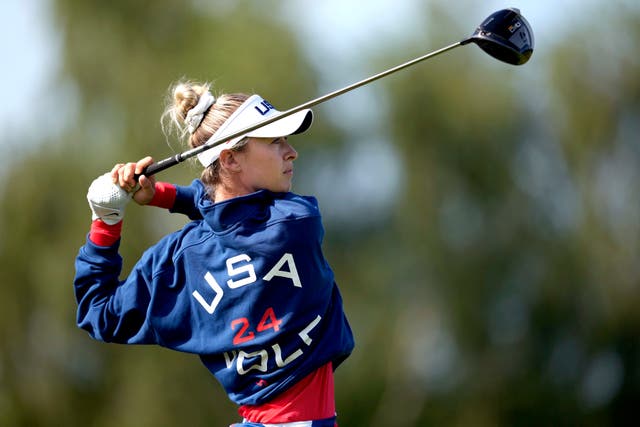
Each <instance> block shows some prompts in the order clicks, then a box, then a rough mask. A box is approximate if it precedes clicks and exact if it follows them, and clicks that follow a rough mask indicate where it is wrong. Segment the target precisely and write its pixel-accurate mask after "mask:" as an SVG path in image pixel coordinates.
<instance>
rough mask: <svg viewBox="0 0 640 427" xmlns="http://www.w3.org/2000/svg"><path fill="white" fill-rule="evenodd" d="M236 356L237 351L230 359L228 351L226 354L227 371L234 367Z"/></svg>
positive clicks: (232, 353)
mask: <svg viewBox="0 0 640 427" xmlns="http://www.w3.org/2000/svg"><path fill="white" fill-rule="evenodd" d="M236 355H237V353H236V351H235V350H233V351H232V352H231V356H232V357H229V353H227V352H226V351H225V352H224V362H225V363H226V364H227V369H229V368H231V367H232V366H233V361H234V360H236Z"/></svg>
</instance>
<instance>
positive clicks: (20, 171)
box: [0, 0, 322, 427]
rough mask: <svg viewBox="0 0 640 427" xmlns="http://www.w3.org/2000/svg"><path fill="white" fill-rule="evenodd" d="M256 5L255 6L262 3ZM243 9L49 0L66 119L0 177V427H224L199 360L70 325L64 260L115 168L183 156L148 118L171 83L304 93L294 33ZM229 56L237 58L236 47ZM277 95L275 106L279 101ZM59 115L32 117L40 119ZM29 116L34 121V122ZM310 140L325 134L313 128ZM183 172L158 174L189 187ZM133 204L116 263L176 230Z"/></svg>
mask: <svg viewBox="0 0 640 427" xmlns="http://www.w3.org/2000/svg"><path fill="white" fill-rule="evenodd" d="M261 7H264V5H262V6H261ZM261 7H256V6H254V5H252V2H247V1H243V2H222V3H220V7H219V8H217V7H216V5H215V4H213V3H212V4H209V3H206V2H204V3H203V2H200V3H197V2H193V3H185V2H180V1H170V0H161V1H142V2H128V1H115V2H101V1H77V0H58V1H56V2H54V10H55V18H56V20H57V22H58V25H59V28H60V29H61V31H62V32H63V34H64V35H63V40H64V50H63V52H64V60H63V62H62V64H63V66H62V70H61V73H60V77H59V82H58V83H59V85H60V86H64V87H66V88H70V89H69V90H68V92H67V93H68V96H69V98H68V99H60V100H59V109H60V112H62V111H66V110H68V109H71V113H70V114H67V115H72V116H73V124H72V125H71V126H70V127H69V129H68V131H66V132H65V133H64V134H63V135H62V136H61V138H60V139H59V140H57V139H56V140H45V141H43V142H42V144H41V145H40V146H39V149H38V150H37V151H34V152H32V153H28V152H27V153H26V154H24V156H23V158H22V159H21V161H20V162H19V163H14V165H12V167H11V169H10V170H9V171H7V172H6V178H5V183H6V185H5V191H4V192H3V193H2V198H3V201H2V205H1V206H2V208H1V211H0V216H1V218H2V221H1V222H0V234H1V235H2V244H1V245H0V256H1V259H2V270H1V273H0V277H1V279H2V283H3V284H4V286H3V287H2V290H0V296H1V301H2V303H1V304H2V309H1V310H0V348H1V351H0V366H1V368H2V369H0V384H1V385H0V425H6V426H45V425H65V426H69V427H71V426H76V425H77V426H81V425H82V426H85V425H92V426H113V425H119V426H138V427H140V426H169V425H183V424H185V425H211V423H214V424H215V425H226V424H229V423H231V422H233V421H234V420H237V414H236V411H235V407H234V405H232V404H231V402H229V401H228V399H227V398H226V395H225V394H224V392H223V391H222V389H221V388H220V387H219V386H218V385H217V383H216V382H215V380H214V379H213V378H212V377H211V376H210V374H209V373H208V372H207V371H206V369H205V368H204V367H203V366H201V364H200V362H199V360H198V358H197V357H195V356H192V355H184V354H177V353H172V352H168V351H163V350H160V349H158V348H153V349H151V348H142V347H134V348H131V347H127V348H124V347H121V346H114V345H104V344H101V343H98V342H95V341H92V340H91V339H89V338H88V337H87V336H86V334H85V333H83V332H82V331H80V330H79V329H77V328H76V327H75V320H74V313H75V302H74V300H73V293H72V289H71V281H72V278H73V274H74V272H73V258H74V257H75V253H77V250H78V248H79V247H80V246H81V245H82V244H83V242H84V237H85V235H86V233H87V230H88V226H89V223H90V212H89V210H88V208H87V206H86V201H85V194H86V188H87V185H88V183H90V182H91V180H92V179H93V178H94V176H96V175H97V174H98V173H99V172H100V171H105V170H109V169H110V168H111V167H112V165H113V164H115V163H116V162H118V161H131V160H136V159H139V158H141V157H143V156H145V155H148V154H152V155H155V156H156V157H157V158H158V159H160V158H163V157H167V156H169V155H171V154H172V153H171V152H170V151H171V150H173V151H182V150H183V149H184V147H182V146H181V145H180V143H179V142H177V141H170V145H171V150H167V149H166V147H165V146H164V139H165V137H164V136H163V134H162V132H161V129H160V125H159V119H160V116H161V113H162V110H163V108H164V105H163V97H164V96H165V94H166V91H167V89H168V87H169V85H170V83H172V82H174V81H176V80H178V79H179V78H182V77H187V78H191V79H196V80H206V81H211V82H212V83H213V85H214V86H213V90H214V91H215V92H235V91H243V92H252V91H256V92H259V93H260V94H262V95H263V96H265V97H267V98H268V99H273V100H274V101H273V102H274V103H275V104H276V105H281V104H282V105H283V106H285V107H286V106H287V104H289V105H290V104H293V101H294V97H295V101H297V100H298V99H297V98H298V97H305V95H307V97H310V95H311V93H312V92H313V89H314V84H313V73H312V72H311V70H310V69H309V67H308V66H307V65H306V63H305V62H303V61H302V60H301V59H300V58H301V55H300V54H299V52H298V47H297V46H296V44H295V38H294V37H293V35H292V34H290V33H289V32H288V31H287V29H286V28H283V26H282V24H280V23H277V22H274V21H271V20H269V19H267V18H266V16H265V15H264V14H263V13H262V12H263V10H262V8H261ZM239 52H240V53H239ZM276 99H277V101H276ZM52 113H53V114H57V113H58V112H56V111H52V112H37V113H35V116H36V117H37V115H38V114H52ZM36 123H37V122H34V125H36V126H37V124H36ZM319 129H320V132H319V133H318V134H319V135H320V134H321V133H322V131H321V129H322V127H320V128H319ZM197 175H198V173H197V172H195V171H194V170H193V169H192V168H189V167H184V168H175V170H172V171H170V172H167V173H166V174H165V175H164V176H163V179H167V180H168V179H173V180H174V181H176V182H180V183H185V184H186V183H188V182H189V181H190V180H191V179H192V178H194V177H196V176H197ZM151 211H152V210H151V209H149V210H147V211H145V212H143V210H142V209H140V210H138V209H136V208H131V209H130V212H128V220H127V225H126V226H125V229H126V230H125V232H124V235H125V236H129V237H125V238H124V240H125V242H126V243H124V244H123V251H122V253H123V256H124V258H125V260H126V265H125V268H129V267H130V266H131V265H132V263H133V261H134V260H135V259H137V257H138V256H139V255H140V254H141V252H142V251H143V250H144V249H145V248H146V247H148V246H149V245H150V244H152V243H153V242H154V241H156V240H157V239H158V238H159V236H161V235H163V234H165V233H167V232H169V231H171V230H173V229H175V228H176V227H178V226H180V225H181V224H182V223H184V219H182V218H179V219H176V218H168V217H170V215H167V214H166V213H162V212H151Z"/></svg>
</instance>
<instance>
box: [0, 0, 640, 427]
mask: <svg viewBox="0 0 640 427" xmlns="http://www.w3.org/2000/svg"><path fill="white" fill-rule="evenodd" d="M256 3H257V2H250V1H238V2H233V1H228V2H219V4H218V5H217V8H216V7H215V6H214V5H213V4H212V2H190V3H185V2H179V1H173V0H157V1H136V2H131V1H122V0H118V1H111V2H99V1H95V0H91V1H77V0H57V1H56V2H54V7H55V8H54V11H55V18H56V22H57V24H58V27H59V29H60V31H61V32H62V34H63V40H64V50H63V52H64V59H63V61H62V64H63V66H62V67H63V68H62V70H61V74H60V76H59V83H60V84H61V85H62V84H65V85H69V86H71V87H73V88H74V90H73V91H72V94H74V95H73V96H77V99H69V100H65V99H61V100H60V108H61V109H63V108H66V107H67V106H68V105H75V104H77V106H78V107H77V112H76V115H75V116H74V121H73V124H72V125H71V126H70V127H69V128H68V129H67V130H66V131H65V132H64V134H62V135H60V137H59V138H58V137H56V138H45V140H43V141H41V144H40V145H39V149H38V150H37V151H33V152H23V153H21V154H20V155H19V156H18V160H16V161H13V162H11V164H10V165H9V166H8V169H7V170H5V171H4V175H3V176H4V178H5V186H4V189H3V192H2V193H1V194H0V197H2V203H1V204H0V236H2V237H1V239H0V262H1V265H2V268H1V269H0V281H1V283H2V286H0V307H1V309H0V425H3V426H4V425H7V426H30V427H32V426H49V425H65V426H70V427H73V426H87V425H90V426H96V427H103V426H104V427H106V426H116V425H117V426H123V427H126V426H140V427H144V426H154V427H156V426H175V425H192V426H211V425H216V426H218V425H220V426H222V425H228V424H230V423H232V422H234V421H236V420H237V414H236V410H235V408H234V406H233V405H232V404H231V403H230V402H229V401H228V400H227V398H226V396H225V394H224V392H223V390H222V389H221V387H220V386H219V385H218V384H217V383H216V382H215V380H214V379H213V378H212V377H211V376H210V375H209V374H208V372H207V371H206V369H205V368H204V367H203V366H201V364H200V362H199V361H198V359H197V357H195V356H192V355H185V354H181V353H175V352H170V351H167V350H164V349H159V348H155V347H131V346H117V345H105V344H101V343H98V342H95V341H93V340H91V339H90V338H89V337H88V336H86V334H85V333H84V332H82V331H80V330H78V329H77V328H76V327H75V319H74V314H75V301H74V300H73V293H72V289H71V282H72V278H73V274H74V270H73V258H74V257H75V254H76V252H77V250H78V248H79V247H80V246H81V245H82V244H83V243H84V238H85V235H86V233H87V231H88V227H89V223H90V212H89V209H88V207H87V206H86V201H85V193H86V188H87V186H88V184H89V183H90V181H91V180H92V179H93V178H94V177H95V176H97V175H98V174H99V173H101V172H103V171H106V170H108V169H110V168H111V166H112V165H113V164H115V163H116V162H120V161H129V160H136V159H139V158H141V157H143V156H145V155H148V154H151V155H154V156H155V157H156V158H157V159H161V158H164V157H168V156H169V155H171V154H172V152H173V151H181V150H182V149H183V146H182V145H181V144H180V142H179V141H177V140H169V141H168V142H169V145H170V147H167V146H166V145H165V136H164V135H163V134H162V131H161V129H160V125H159V118H160V115H161V114H162V111H163V108H164V106H163V103H162V102H163V97H164V96H165V94H166V90H167V88H168V86H169V84H170V83H171V82H173V81H175V80H177V79H179V78H181V77H188V78H192V79H196V80H207V81H212V82H213V84H214V90H215V91H223V92H232V91H244V92H253V91H255V92H257V93H260V94H262V95H263V96H265V97H267V98H268V99H270V100H272V101H273V103H274V104H275V105H276V106H278V107H279V108H282V109H284V108H287V107H290V106H294V105H297V104H299V103H301V102H304V101H306V100H308V99H311V98H312V97H315V96H318V95H319V94H318V93H316V80H315V76H314V72H313V70H312V69H311V68H310V66H309V65H308V64H307V63H306V62H305V60H304V59H303V57H302V55H301V52H300V50H299V49H300V46H298V45H297V44H296V41H295V40H296V37H295V35H294V34H291V33H290V30H289V29H288V28H287V27H286V26H284V24H283V23H281V22H276V21H272V20H270V19H267V16H266V15H267V12H266V11H267V9H269V8H270V7H276V3H275V2H263V3H260V4H259V5H257V4H256ZM429 13H430V14H432V15H433V16H437V17H438V19H437V20H436V21H437V22H436V23H435V24H434V30H433V31H434V33H435V34H442V31H440V32H439V31H438V29H442V28H447V34H448V33H449V32H452V31H451V28H453V27H454V26H453V25H448V22H447V21H448V19H447V17H446V14H445V13H443V10H442V9H438V8H437V7H432V8H431V10H429ZM594 19H595V18H594ZM606 19H608V20H611V24H610V25H609V28H624V29H625V36H624V37H622V36H620V37H612V36H611V35H609V33H607V34H601V36H602V37H599V38H598V40H600V44H595V45H594V44H587V43H583V41H584V40H585V35H586V34H593V32H594V29H593V28H590V27H589V26H585V27H575V28H574V29H573V30H571V31H572V32H569V33H567V36H566V38H564V39H563V40H565V41H564V42H563V43H558V44H557V46H554V47H553V48H552V47H551V46H545V45H540V43H538V46H537V50H536V52H535V53H534V56H533V58H532V60H531V61H530V63H528V64H527V65H525V66H523V67H517V68H516V67H511V66H507V65H503V64H495V63H493V62H490V60H488V59H487V57H486V56H484V55H483V54H482V53H479V52H474V51H471V49H475V48H474V47H466V48H464V49H468V51H466V52H465V53H462V52H461V51H458V50H457V51H456V52H455V53H451V54H449V55H448V56H446V58H445V57H441V58H438V59H437V60H434V61H433V62H430V63H429V66H428V67H422V66H419V67H415V68H414V69H410V70H406V71H404V72H403V74H402V75H401V76H399V77H397V78H393V79H388V81H381V82H379V83H376V84H378V85H380V86H382V87H385V88H388V89H390V90H389V91H388V97H387V98H386V99H384V100H381V101H380V102H386V103H387V107H386V111H388V112H389V116H388V117H385V119H384V120H385V122H384V123H381V124H380V128H384V129H388V130H389V132H388V134H389V135H391V136H390V137H389V140H388V141H386V143H387V144H388V145H389V146H390V147H391V149H392V151H393V153H395V154H397V159H398V162H399V164H400V166H399V167H400V169H401V170H402V177H401V178H400V185H399V186H398V188H397V189H396V191H395V192H394V194H393V197H392V198H391V199H389V201H387V203H386V204H384V205H381V207H379V209H380V210H381V211H384V212H381V213H379V212H366V213H364V214H363V213H362V212H355V210H354V214H353V216H354V218H351V222H349V221H346V222H340V221H334V222H332V221H327V235H326V238H325V250H326V256H327V258H328V259H329V261H330V263H331V265H332V267H333V269H334V271H335V273H336V278H337V280H338V283H339V284H340V286H341V290H342V292H343V295H344V299H345V303H346V308H347V312H348V315H349V318H350V320H351V322H352V326H353V329H354V332H355V334H356V342H357V347H356V351H355V352H354V354H353V355H352V357H351V358H349V359H348V360H347V361H346V362H345V364H344V365H343V366H342V367H341V368H340V369H339V370H338V371H337V373H336V383H337V390H336V395H337V400H338V402H337V404H338V412H339V417H340V418H339V419H340V423H341V425H343V426H349V427H355V426H394V427H405V426H406V427H412V426H430V425H453V426H458V425H459V426H496V425H508V426H529V425H532V426H533V425H536V426H537V425H585V426H606V425H623V424H625V423H626V422H627V421H626V420H629V419H631V420H632V419H634V416H633V415H634V412H632V411H633V409H635V408H634V404H635V402H637V401H638V397H639V394H640V380H639V379H640V373H639V372H640V371H639V369H640V368H639V366H640V347H639V345H638V344H639V341H638V338H639V334H638V331H640V315H638V314H637V313H638V310H637V306H638V304H639V303H640V301H639V300H640V296H639V295H640V293H639V292H638V284H639V283H640V281H639V279H640V269H639V268H638V265H640V264H639V262H638V258H639V254H640V244H639V243H638V242H640V239H639V237H640V222H639V221H638V218H639V217H640V197H639V196H638V192H637V191H636V189H635V187H636V186H635V184H636V182H637V181H638V178H639V174H638V172H637V171H639V170H640V150H639V149H638V145H637V134H638V125H637V122H638V120H637V119H638V117H639V113H640V91H639V86H638V79H637V76H638V74H639V71H640V70H639V69H638V68H639V64H638V59H637V58H638V57H639V55H638V53H639V52H638V47H637V43H635V40H637V39H638V34H637V33H638V28H640V26H639V25H638V20H639V19H640V15H638V11H637V8H635V9H634V8H631V7H629V8H627V9H625V13H624V14H619V15H617V16H615V17H613V16H606ZM534 30H536V28H534ZM611 39H615V41H618V43H617V44H607V43H610V42H611ZM540 40H545V37H541V38H538V42H539V41H540ZM547 40H548V38H547ZM612 46H614V47H612ZM422 49H424V43H422V42H421V43H417V46H416V50H420V51H422ZM379 53H380V52H379ZM396 54H397V52H395V51H389V52H384V54H383V57H384V60H379V61H378V62H384V64H386V66H388V65H389V61H388V58H389V57H392V56H395V55H396ZM363 60H372V61H373V59H371V58H363ZM70 96H72V95H70ZM347 96H348V95H347ZM51 113H53V114H56V112H55V111H54V112H51ZM318 116H320V117H318V119H317V121H316V124H315V125H314V130H313V132H311V133H310V134H309V135H308V137H307V135H305V138H306V139H307V140H308V142H309V144H307V145H304V144H301V145H300V148H299V150H298V151H299V152H300V154H301V156H300V160H299V161H298V163H299V168H298V169H297V171H296V173H297V174H298V170H299V171H300V172H299V175H297V176H300V181H301V182H302V183H303V184H304V185H303V188H302V189H303V190H304V189H306V188H308V187H309V188H310V187H311V185H310V184H308V183H310V182H314V179H316V180H317V179H318V178H317V177H315V176H310V174H311V173H312V172H309V171H315V172H318V171H320V172H323V169H322V168H321V167H319V166H318V165H321V166H322V165H325V166H327V167H329V166H332V165H335V164H340V163H339V162H340V160H341V159H342V158H344V157H346V155H347V154H349V150H350V147H351V145H350V142H347V138H348V136H347V135H346V134H345V133H344V132H343V131H340V130H339V129H336V128H333V127H331V126H330V125H329V124H328V123H327V122H328V120H322V118H323V117H322V116H321V115H318ZM363 132H364V131H363ZM297 148H298V147H297ZM390 161H391V160H390ZM376 166H377V167H378V168H379V169H377V170H373V171H368V176H367V178H369V179H370V180H373V181H376V180H377V179H378V178H379V176H378V173H377V172H378V171H382V170H384V168H385V167H387V166H389V165H388V164H381V165H376ZM305 170H306V171H307V172H305ZM305 174H306V175H305ZM197 175H198V171H197V168H195V167H190V166H188V165H185V166H184V167H176V168H172V169H171V170H168V171H166V172H163V175H162V177H161V179H163V180H167V181H173V182H177V183H181V184H186V183H188V182H189V181H190V180H191V179H193V178H194V177H196V176H197ZM345 175H346V174H345ZM338 178H339V179H342V178H343V177H342V176H341V177H338ZM297 179H298V178H297ZM305 183H307V184H305ZM349 184H350V183H344V185H345V186H348V185H349ZM354 193H358V194H357V195H358V196H364V197H373V196H375V195H374V194H366V193H365V194H362V193H363V191H362V190H361V189H359V188H357V187H355V186H354ZM333 203H336V202H335V200H334V199H332V198H328V199H326V200H324V199H321V200H320V204H321V207H322V208H323V210H327V211H331V210H332V209H336V208H339V207H341V206H335V205H333ZM127 209H128V212H127V221H126V222H125V226H124V227H125V229H124V233H123V235H124V238H123V244H122V254H123V257H124V259H125V268H130V267H131V266H132V264H133V262H134V261H135V260H136V259H137V257H138V256H139V255H140V254H141V252H142V251H143V250H144V249H146V248H147V247H148V246H149V245H151V244H153V243H154V242H155V241H157V240H158V239H159V238H160V237H161V236H162V235H164V234H166V233H167V232H170V231H172V230H174V229H176V228H178V227H180V226H181V225H182V224H183V223H184V220H183V219H179V218H175V217H171V216H170V215H168V214H167V213H166V212H161V211H160V210H154V209H151V208H139V207H137V206H132V207H130V208H127ZM374 214H375V215H374ZM359 216H362V217H364V218H360V217H359Z"/></svg>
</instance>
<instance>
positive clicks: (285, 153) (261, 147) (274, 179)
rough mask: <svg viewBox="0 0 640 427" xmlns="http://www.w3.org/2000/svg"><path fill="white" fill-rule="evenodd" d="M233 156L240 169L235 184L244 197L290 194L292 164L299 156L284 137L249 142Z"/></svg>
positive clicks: (250, 140) (254, 139)
mask: <svg viewBox="0 0 640 427" xmlns="http://www.w3.org/2000/svg"><path fill="white" fill-rule="evenodd" d="M235 156H236V160H237V162H238V166H239V173H238V180H239V183H240V184H241V186H242V188H243V189H244V190H245V191H246V192H247V193H253V192H254V191H258V190H270V191H273V192H286V191H290V190H291V181H292V179H293V161H294V160H295V159H296V158H297V157H298V153H297V152H296V150H294V148H293V147H292V146H291V145H290V144H289V142H288V141H287V137H280V138H250V139H249V142H248V143H247V145H246V147H245V148H244V149H243V150H242V151H240V152H238V153H235Z"/></svg>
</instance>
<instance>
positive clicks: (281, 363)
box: [271, 344, 302, 368]
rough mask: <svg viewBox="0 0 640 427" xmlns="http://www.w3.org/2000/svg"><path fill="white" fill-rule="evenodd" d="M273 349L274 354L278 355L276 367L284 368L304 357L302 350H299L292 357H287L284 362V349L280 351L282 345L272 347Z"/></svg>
mask: <svg viewBox="0 0 640 427" xmlns="http://www.w3.org/2000/svg"><path fill="white" fill-rule="evenodd" d="M271 348H273V352H274V353H275V355H276V365H278V368H282V367H283V366H286V365H288V364H289V363H291V362H293V361H294V360H296V359H297V358H298V357H300V356H302V350H300V349H297V350H296V351H294V352H293V353H291V355H290V356H289V357H287V358H286V359H285V360H282V349H280V345H279V344H274V345H272V346H271Z"/></svg>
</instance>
